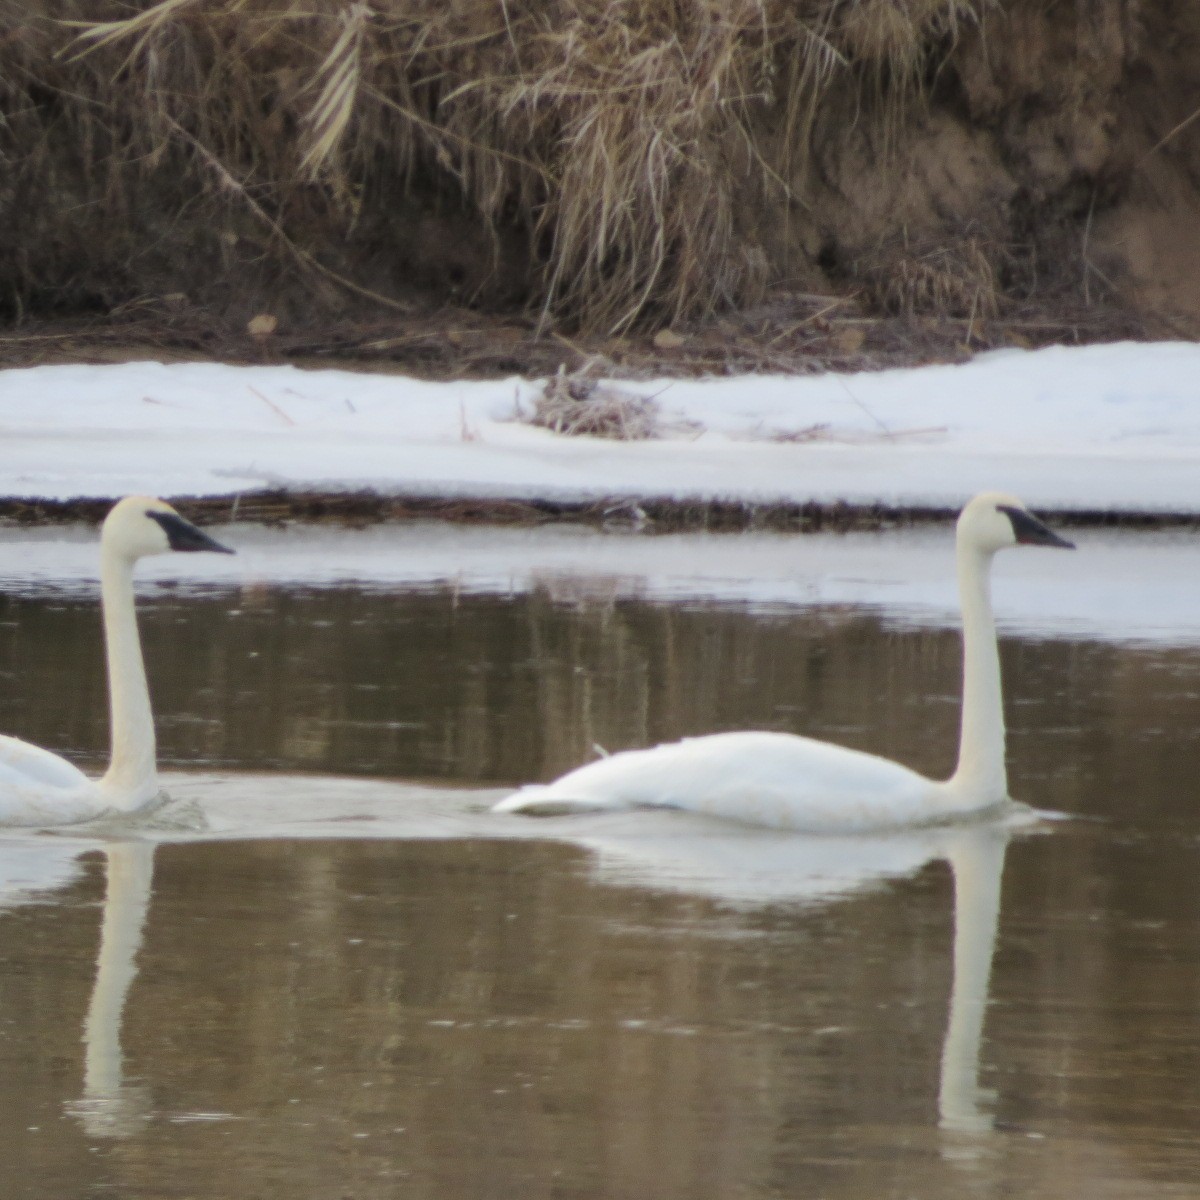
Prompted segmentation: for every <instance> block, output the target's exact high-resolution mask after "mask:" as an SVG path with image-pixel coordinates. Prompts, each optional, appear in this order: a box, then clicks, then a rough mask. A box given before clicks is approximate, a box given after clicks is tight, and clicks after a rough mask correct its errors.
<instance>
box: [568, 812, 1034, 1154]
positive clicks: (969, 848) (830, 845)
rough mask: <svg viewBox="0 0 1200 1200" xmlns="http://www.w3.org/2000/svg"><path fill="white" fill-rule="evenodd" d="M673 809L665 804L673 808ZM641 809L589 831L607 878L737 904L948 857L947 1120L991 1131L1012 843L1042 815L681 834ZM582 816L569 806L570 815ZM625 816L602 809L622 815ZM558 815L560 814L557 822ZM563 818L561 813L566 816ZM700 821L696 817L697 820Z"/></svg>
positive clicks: (805, 898)
mask: <svg viewBox="0 0 1200 1200" xmlns="http://www.w3.org/2000/svg"><path fill="white" fill-rule="evenodd" d="M664 815H665V814H664ZM648 816H651V814H637V815H636V820H637V822H638V823H639V824H638V825H635V824H634V823H633V820H632V818H631V819H630V820H629V821H628V822H627V823H625V824H623V825H622V826H620V827H617V826H615V825H613V824H608V825H607V827H606V829H605V830H604V832H600V831H599V830H598V829H597V830H596V831H595V832H594V833H593V834H592V835H591V836H590V837H586V838H581V839H579V840H581V841H584V842H585V844H587V845H588V846H589V848H590V849H591V850H592V851H593V852H594V853H595V855H596V858H595V870H596V873H597V875H598V876H599V877H600V878H602V879H604V880H605V881H606V882H609V883H613V884H618V885H619V884H633V885H635V886H641V887H654V888H656V889H664V888H665V889H667V890H671V891H678V892H682V893H686V894H689V895H699V896H706V897H708V898H710V899H713V900H715V901H717V902H718V903H722V904H724V905H727V906H731V907H733V908H736V909H747V908H753V907H760V906H762V905H773V904H819V903H827V902H836V901H837V900H838V899H839V898H845V897H848V896H850V895H851V894H853V893H855V892H859V891H862V890H863V889H864V888H867V887H870V886H872V885H878V884H882V883H884V882H885V881H887V880H889V879H896V878H901V877H904V876H910V875H914V874H916V872H917V871H919V870H920V869H921V868H923V867H925V866H926V865H928V864H929V863H932V862H937V861H945V862H946V863H947V864H948V865H949V867H950V870H951V873H952V875H953V879H954V942H953V952H952V956H953V957H952V982H951V988H950V998H949V1006H948V1015H947V1021H946V1033H945V1037H944V1038H943V1041H942V1055H941V1067H940V1076H939V1084H938V1124H939V1126H940V1127H941V1128H942V1129H943V1130H945V1131H947V1132H957V1133H966V1134H970V1133H986V1132H988V1131H990V1130H991V1129H992V1128H993V1127H994V1125H995V1117H994V1115H993V1113H992V1112H991V1111H990V1107H989V1105H990V1103H991V1102H992V1100H994V1094H993V1093H992V1092H991V1090H990V1089H985V1088H981V1087H980V1086H979V1059H980V1048H981V1045H982V1041H983V1026H984V1016H985V1013H986V1011H987V1006H988V987H989V981H990V977H991V969H992V958H993V955H994V951H995V945H996V935H997V931H998V928H999V923H1000V900H1001V878H1002V876H1003V873H1004V859H1005V853H1006V851H1007V848H1008V843H1009V842H1010V841H1011V840H1012V838H1013V837H1014V836H1015V835H1016V834H1018V833H1019V832H1021V831H1022V830H1026V831H1028V830H1030V829H1032V828H1033V827H1034V826H1035V824H1036V823H1037V822H1036V817H1035V815H1033V814H1032V813H1030V812H1026V813H1024V814H1016V815H1015V816H1014V817H1013V818H1012V819H1010V820H1008V821H1005V822H988V823H978V824H969V825H955V826H940V827H930V828H927V829H921V830H909V831H905V832H897V833H894V834H886V835H885V834H881V835H875V836H866V835H856V836H844V837H843V836H825V837H809V836H803V835H780V834H779V833H777V832H773V831H765V830H758V829H753V828H751V827H745V828H744V829H736V828H733V827H731V826H730V824H729V823H728V822H719V821H704V822H703V824H700V823H699V821H698V819H695V818H692V819H691V820H697V824H694V825H691V831H690V832H689V833H687V834H684V835H683V836H680V829H679V826H678V824H675V826H674V828H673V829H670V828H668V825H667V823H666V822H664V823H663V824H661V825H657V824H656V825H655V826H654V828H649V827H648V825H647V817H648ZM572 819H574V820H576V821H577V820H578V818H564V820H566V821H569V820H572ZM614 820H615V818H601V819H600V820H599V821H598V822H597V824H599V823H600V821H604V822H613V821H614ZM546 823H547V824H549V822H548V821H547V822H546ZM556 823H557V822H556ZM689 823H690V822H689Z"/></svg>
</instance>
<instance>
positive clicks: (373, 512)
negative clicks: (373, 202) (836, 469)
mask: <svg viewBox="0 0 1200 1200" xmlns="http://www.w3.org/2000/svg"><path fill="white" fill-rule="evenodd" d="M118 499H120V497H118V496H113V497H108V498H105V497H92V496H89V497H77V498H72V499H66V500H54V499H43V498H36V497H34V498H31V497H3V496H0V524H2V525H8V526H14V525H15V526H35V525H68V524H81V523H82V524H99V522H100V521H102V520H103V519H104V516H105V514H106V513H107V512H108V510H109V508H110V507H111V506H112V504H113V503H114V502H115V501H116V500H118ZM170 499H171V501H172V503H174V504H175V505H177V506H178V507H179V508H181V509H183V510H184V511H185V512H186V513H187V514H188V516H189V517H190V518H192V519H193V520H195V521H196V522H197V524H202V525H218V524H228V523H231V522H237V521H240V522H249V523H258V524H266V525H285V524H322V523H330V524H341V525H346V526H349V527H362V526H368V525H378V524H383V523H387V522H401V521H415V520H432V521H446V522H452V523H456V524H465V525H497V526H514V525H515V526H529V527H536V526H540V525H548V524H575V525H587V526H592V527H599V528H605V527H610V528H611V527H619V528H622V529H625V530H631V531H636V532H643V533H647V534H654V533H692V532H706V533H740V532H745V531H751V530H753V531H774V532H780V533H851V532H863V531H868V532H869V531H876V530H881V529H889V528H897V527H907V526H920V525H939V524H948V523H951V522H953V521H954V520H955V519H956V517H957V515H958V509H957V508H954V507H949V506H942V505H904V504H900V505H888V504H878V503H856V502H849V501H842V500H838V501H832V502H826V501H803V502H762V503H758V502H753V501H747V500H732V499H724V500H723V499H713V498H706V497H693V498H688V497H684V498H663V497H637V496H629V495H614V496H608V497H604V498H600V499H596V498H594V497H592V498H581V499H577V500H562V499H558V500H548V499H530V498H527V497H522V498H516V497H514V498H504V497H494V496H491V497H469V496H427V495H420V496H418V495H405V494H402V493H397V494H385V493H380V492H375V491H369V490H360V491H345V492H320V491H311V492H310V491H287V490H280V489H261V490H256V491H251V492H242V493H240V494H238V495H235V496H231V495H225V496H172V497H170ZM1038 512H1039V514H1040V515H1041V516H1042V517H1044V518H1045V519H1046V520H1048V521H1051V522H1052V523H1054V524H1056V525H1061V526H1070V527H1073V528H1089V529H1097V528H1099V529H1148V528H1149V529H1193V528H1200V511H1198V512H1194V513H1184V512H1158V511H1153V510H1131V511H1124V510H1105V509H1089V508H1079V509H1072V508H1059V509H1056V508H1052V507H1051V508H1048V507H1045V506H1039V508H1038Z"/></svg>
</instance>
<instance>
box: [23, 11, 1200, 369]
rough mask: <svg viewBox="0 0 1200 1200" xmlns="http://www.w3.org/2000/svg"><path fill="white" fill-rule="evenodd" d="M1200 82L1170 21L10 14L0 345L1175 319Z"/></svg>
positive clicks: (759, 362) (452, 361)
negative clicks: (98, 23) (90, 27)
mask: <svg viewBox="0 0 1200 1200" xmlns="http://www.w3.org/2000/svg"><path fill="white" fill-rule="evenodd" d="M96 21H101V22H103V21H109V22H111V23H110V24H108V25H102V26H97V27H95V28H94V29H93V32H92V33H91V34H89V33H87V31H86V29H84V28H83V25H86V23H87V22H96ZM81 23H83V24H81ZM81 30H82V32H81ZM1198 98H1200V9H1198V8H1197V7H1196V6H1194V5H1190V4H1178V3H1176V2H1174V0H1066V2H1063V3H1056V4H1046V3H1044V2H1043V0H855V2H854V3H848V2H847V0H803V2H801V3H795V2H794V0H786V2H785V0H737V2H735V3H732V4H728V5H719V6H702V7H697V8H695V9H694V10H693V9H692V8H690V7H689V8H687V9H681V8H679V7H678V6H674V5H670V4H666V3H663V2H662V0H550V2H549V3H546V2H544V0H536V2H534V0H507V2H506V3H505V4H498V3H493V2H492V0H470V2H468V0H455V2H454V3H449V4H442V5H436V6H430V5H427V4H424V3H421V2H419V0H373V2H372V3H369V4H362V3H356V4H351V3H344V4H330V5H327V6H317V7H316V8H314V6H312V5H306V4H305V5H302V4H299V3H298V2H297V0H238V2H237V3H234V0H190V2H186V3H180V2H179V0H170V2H169V3H163V2H162V0H158V2H154V3H151V2H149V0H140V2H139V3H136V4H133V5H130V4H128V3H121V4H118V3H116V2H115V0H112V2H109V3H101V4H83V3H82V0H37V2H36V3H27V2H26V0H0V118H2V119H0V156H2V158H3V161H4V163H5V167H6V170H5V172H4V173H3V176H2V177H0V228H2V229H3V231H4V232H3V234H2V235H0V317H2V318H3V319H4V322H5V328H4V329H3V331H2V332H0V362H3V363H6V364H9V365H15V364H19V363H27V362H38V361H64V360H79V359H82V360H85V361H90V360H93V359H95V358H100V359H104V358H106V357H107V358H111V357H113V356H119V355H121V354H122V353H128V347H129V345H130V343H137V344H139V345H140V346H142V347H145V348H149V349H151V350H153V351H155V352H157V353H158V354H159V355H168V356H169V355H172V354H179V355H184V356H191V355H201V356H214V357H220V358H226V359H230V360H233V361H261V360H263V359H264V358H265V359H266V360H267V361H272V360H277V359H279V358H296V357H305V358H312V357H314V356H315V357H317V358H321V359H326V360H328V359H338V360H345V359H353V360H356V361H363V362H367V363H370V364H372V365H379V364H384V363H387V364H394V365H397V366H400V367H403V368H404V369H408V370H414V371H418V372H420V373H423V374H430V375H435V376H446V375H460V374H487V373H493V372H497V371H521V372H523V373H532V374H540V373H544V372H546V371H548V370H553V369H554V368H555V367H556V366H557V365H558V364H559V363H560V362H564V361H565V362H566V363H567V364H568V366H570V367H575V366H577V365H578V364H579V362H580V361H582V360H583V359H585V358H588V357H593V356H602V357H603V358H604V359H605V360H607V362H609V363H611V364H612V365H613V367H614V368H615V369H616V370H618V371H622V372H630V373H649V372H652V373H658V374H661V373H673V372H687V373H692V372H724V371H744V370H810V369H816V368H820V367H828V366H833V367H840V368H867V367H871V366H876V365H894V364H895V363H898V362H917V361H928V360H930V359H934V358H938V359H945V358H955V357H961V356H963V355H965V354H968V353H970V352H971V351H972V350H975V349H980V348H988V347H995V346H1003V345H1039V344H1043V343H1045V342H1048V341H1065V342H1071V341H1088V340H1096V339H1102V338H1111V337H1115V336H1135V337H1137V336H1159V337H1161V336H1184V337H1193V336H1197V335H1198V334H1200V282H1198V281H1200V121H1198V120H1193V118H1194V117H1195V116H1196V110H1197V105H1198V104H1200V100H1198ZM656 334H657V335H659V337H658V340H657V341H655V340H654V339H655V335H656Z"/></svg>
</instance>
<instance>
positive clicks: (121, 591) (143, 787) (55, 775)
mask: <svg viewBox="0 0 1200 1200" xmlns="http://www.w3.org/2000/svg"><path fill="white" fill-rule="evenodd" d="M168 550H216V551H219V552H220V553H223V554H232V553H233V551H232V550H230V549H228V548H227V547H225V546H222V545H221V544H220V543H218V542H215V541H213V539H212V538H210V537H209V536H208V535H207V534H205V533H202V532H201V531H200V530H199V529H197V528H196V527H195V526H194V525H192V524H190V523H189V522H188V521H185V520H184V519H183V518H182V517H181V516H180V515H179V514H178V513H177V512H176V511H175V510H174V509H173V508H172V507H171V506H170V505H169V504H164V503H163V501H161V500H155V499H152V498H150V497H148V496H127V497H126V498H125V499H124V500H122V501H120V502H119V503H118V504H116V505H114V506H113V508H112V511H111V512H110V513H109V514H108V516H107V517H106V518H105V521H104V527H103V530H102V532H101V535H100V604H101V608H102V610H103V613H104V645H105V650H106V653H107V656H108V698H109V719H110V725H111V732H112V758H111V761H110V763H109V767H108V770H107V771H106V772H105V774H104V775H103V777H102V778H100V779H96V780H93V779H89V778H88V777H87V776H86V775H85V774H84V773H83V772H82V771H80V770H79V768H78V767H76V766H74V765H73V764H72V763H69V762H67V760H66V759H64V758H60V757H59V756H58V755H57V754H52V753H51V752H50V751H49V750H43V749H42V748H41V747H40V746H33V745H30V743H29V742H23V741H21V740H20V739H19V738H14V737H7V736H4V735H0V825H65V824H71V823H74V822H77V821H87V820H90V819H92V818H93V817H98V816H102V815H105V814H108V813H118V812H135V811H136V810H137V809H139V808H142V807H144V806H145V805H147V804H149V803H150V802H151V801H152V800H154V799H155V797H156V796H157V795H158V790H159V789H158V775H157V770H156V765H155V746H154V717H153V715H152V713H151V711H150V692H149V689H148V688H147V686H146V670H145V667H144V665H143V663H142V647H141V642H140V640H139V639H138V629H137V615H136V613H135V612H134V606H133V564H134V563H135V562H137V560H138V559H139V558H145V557H146V556H147V555H151V554H163V553H165V552H166V551H168Z"/></svg>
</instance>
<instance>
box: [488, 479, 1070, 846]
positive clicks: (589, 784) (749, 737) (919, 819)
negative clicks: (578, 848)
mask: <svg viewBox="0 0 1200 1200" xmlns="http://www.w3.org/2000/svg"><path fill="white" fill-rule="evenodd" d="M956 541H957V558H958V585H959V595H960V599H961V602H962V622H963V695H962V726H961V735H960V741H959V754H958V766H957V768H956V769H955V772H954V774H953V775H952V776H951V777H950V778H949V779H948V780H946V781H944V782H935V781H934V780H931V779H926V778H925V777H924V776H923V775H919V774H917V772H915V771H912V770H910V769H909V768H908V767H904V766H901V765H900V764H899V763H895V762H892V761H890V760H888V759H885V758H878V757H876V756H875V755H873V754H864V753H862V752H860V751H858V750H849V749H847V748H845V747H844V746H835V745H831V744H829V743H828V742H820V741H816V740H814V739H812V738H806V737H798V736H796V735H795V734H790V733H716V734H710V735H708V736H706V737H696V738H685V739H684V740H683V741H681V742H673V743H671V744H669V745H662V746H654V747H652V748H650V749H646V750H626V751H623V752H621V753H619V754H614V755H612V756H610V757H608V758H604V759H600V760H599V761H597V762H592V763H588V764H587V765H586V766H583V767H579V768H577V769H576V770H574V771H571V772H569V773H568V774H566V775H564V776H562V777H561V778H560V779H557V780H555V782H553V783H550V784H546V785H533V786H529V787H525V788H522V789H521V790H520V791H519V792H517V793H515V794H514V795H512V796H509V797H507V798H506V799H504V800H502V801H500V803H499V804H497V805H496V806H495V808H494V809H493V811H494V812H507V813H529V814H535V815H537V814H545V815H550V814H556V813H564V812H578V811H589V810H597V809H615V808H644V807H668V808H685V809H691V810H693V811H697V812H704V813H708V814H710V815H712V816H719V817H726V818H731V819H734V820H739V821H746V822H750V823H752V824H756V825H768V826H773V827H776V828H782V829H799V830H806V831H810V832H815V833H853V832H861V831H866V830H874V829H889V828H900V827H903V826H911V825H925V824H934V823H937V822H940V821H946V820H950V819H953V818H955V817H959V816H963V815H966V814H971V813H978V812H982V811H983V810H986V809H989V808H992V807H993V806H996V805H999V804H1002V803H1003V802H1004V801H1005V800H1006V799H1007V798H1008V780H1007V775H1006V773H1005V767H1004V711H1003V704H1002V700H1001V687H1000V657H999V654H998V652H997V648H996V626H995V621H994V619H993V617H992V602H991V561H992V557H993V556H994V555H995V553H996V552H997V551H998V550H1003V549H1004V548H1005V547H1008V546H1017V545H1023V546H1061V547H1064V548H1066V549H1072V548H1073V547H1072V545H1071V543H1070V542H1068V541H1065V540H1064V539H1063V538H1061V537H1059V536H1058V534H1056V533H1054V532H1053V531H1052V530H1050V529H1048V528H1047V527H1046V526H1045V525H1043V524H1042V523H1041V521H1039V520H1037V518H1036V517H1034V516H1033V515H1032V514H1031V513H1030V512H1029V511H1028V510H1027V509H1026V508H1025V506H1024V505H1023V504H1022V503H1021V501H1020V500H1018V499H1016V497H1014V496H1008V495H1005V494H1003V493H999V492H985V493H983V494H982V495H979V496H976V497H975V498H974V499H973V500H972V501H971V502H970V503H969V504H968V505H967V506H966V507H965V508H964V509H963V510H962V513H961V514H960V516H959V518H958V527H957V539H956Z"/></svg>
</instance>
